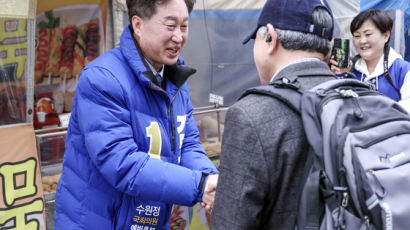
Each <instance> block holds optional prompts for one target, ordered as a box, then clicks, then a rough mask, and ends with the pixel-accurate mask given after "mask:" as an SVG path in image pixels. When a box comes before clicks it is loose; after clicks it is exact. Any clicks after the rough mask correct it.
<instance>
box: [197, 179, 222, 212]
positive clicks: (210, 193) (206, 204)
mask: <svg viewBox="0 0 410 230" xmlns="http://www.w3.org/2000/svg"><path fill="white" fill-rule="evenodd" d="M217 183H218V175H217V174H214V175H208V178H207V180H206V185H205V190H204V194H203V195H202V202H201V206H202V207H203V208H205V209H206V211H209V212H210V211H212V207H213V206H214V200H215V191H216V185H217Z"/></svg>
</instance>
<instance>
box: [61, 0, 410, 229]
mask: <svg viewBox="0 0 410 230" xmlns="http://www.w3.org/2000/svg"><path fill="white" fill-rule="evenodd" d="M194 3H195V0H153V1H152V0H151V1H148V0H127V7H128V13H129V22H130V24H129V26H127V27H126V28H125V29H124V32H123V34H122V35H121V40H120V44H119V47H117V48H115V49H113V50H111V51H109V52H107V53H105V54H103V55H101V56H100V57H98V58H97V59H96V60H94V61H93V62H91V63H90V64H88V65H87V66H86V68H85V69H84V70H83V71H82V73H81V78H80V79H79V82H78V86H77V90H76V93H75V97H74V102H73V108H72V114H71V119H70V123H69V128H68V132H67V140H66V152H65V155H64V159H63V170H62V176H61V179H60V181H59V183H58V187H57V191H56V203H55V229H122V230H123V229H142V228H140V227H141V226H144V227H146V228H143V229H169V220H170V215H171V211H172V205H173V204H176V205H185V206H193V205H195V204H196V203H200V204H201V205H202V207H204V208H206V209H207V210H208V211H212V217H211V229H281V230H283V229H295V223H296V219H297V214H298V212H297V210H298V197H299V196H300V184H301V183H303V179H304V178H303V176H302V175H303V170H304V167H303V165H304V162H305V161H306V155H305V154H303V153H304V151H305V150H306V149H307V148H308V141H307V138H306V136H305V135H304V130H303V125H302V120H301V118H300V116H299V115H298V114H297V113H296V112H295V111H294V110H292V109H291V108H289V107H288V106H287V105H286V104H284V103H283V102H281V101H279V100H277V99H275V98H272V97H266V96H263V95H249V96H246V97H244V98H242V99H240V100H239V101H237V102H236V103H235V104H234V105H232V106H231V107H230V108H229V110H228V112H227V115H226V120H225V129H224V130H225V131H224V134H223V138H222V152H221V155H220V170H219V171H218V170H217V169H216V168H215V166H214V164H213V163H212V161H210V160H209V159H208V157H207V155H206V153H205V151H204V149H203V147H202V146H201V143H200V140H199V132H198V129H197V127H196V123H195V120H194V118H193V106H192V103H191V100H190V97H189V89H188V84H187V79H188V78H189V76H191V75H192V74H194V73H195V70H194V69H192V68H190V67H188V66H186V65H185V64H184V60H183V58H182V57H181V55H180V54H181V52H182V50H183V48H184V45H185V43H186V41H187V39H188V28H189V14H190V12H191V11H192V9H193V6H194ZM333 27H334V19H333V15H332V11H331V9H330V7H329V6H328V5H327V3H326V2H325V1H324V0H302V1H293V0H288V1H284V0H268V1H267V2H266V4H265V5H264V7H263V9H262V11H261V14H260V16H259V19H258V23H257V26H256V27H255V28H254V30H253V31H251V33H250V35H249V36H248V37H246V38H245V40H244V43H247V42H248V41H250V40H251V39H254V49H253V56H254V61H255V64H256V68H257V71H258V74H259V79H260V82H261V84H267V83H269V82H272V81H274V80H275V79H277V78H281V77H283V76H288V75H296V76H301V77H300V82H301V87H302V88H303V89H310V88H312V87H314V86H315V85H317V84H319V83H322V82H325V81H328V80H331V79H335V78H336V75H343V74H344V73H347V72H350V73H352V74H353V75H354V76H355V77H356V78H357V79H358V80H360V81H365V82H369V83H371V84H374V86H375V88H376V89H377V90H378V91H379V92H380V93H382V94H384V95H386V96H388V97H390V98H392V99H393V100H395V101H398V102H399V103H400V104H401V105H403V107H404V108H407V109H409V110H410V76H409V75H410V64H409V62H406V61H404V60H403V58H402V57H401V56H400V55H399V54H398V53H397V52H396V51H395V50H394V49H392V48H391V47H389V46H388V42H389V40H390V35H391V31H392V20H391V18H390V17H389V16H388V15H387V14H386V13H385V12H384V11H383V10H367V11H364V12H361V13H360V14H358V15H357V16H356V17H355V18H354V19H353V21H352V23H351V27H350V29H351V33H352V36H353V44H354V46H355V48H356V51H357V53H358V56H357V58H355V60H353V61H351V62H350V63H349V66H348V67H347V68H340V67H338V66H337V63H336V62H335V60H334V57H332V58H330V60H329V58H328V57H329V54H330V53H331V50H332V39H333ZM248 55H252V54H248Z"/></svg>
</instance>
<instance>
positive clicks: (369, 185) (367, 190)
mask: <svg viewBox="0 0 410 230" xmlns="http://www.w3.org/2000/svg"><path fill="white" fill-rule="evenodd" d="M248 94H262V95H268V96H272V97H275V98H277V99H278V100H281V101H282V102H283V103H285V104H287V105H288V106H289V107H290V108H292V109H293V110H294V111H296V112H297V113H299V114H300V115H301V118H302V121H303V126H304V130H305V134H306V137H307V139H308V141H309V145H310V149H309V150H307V151H306V154H309V155H308V160H307V162H306V167H305V178H306V180H305V183H304V184H302V185H301V188H300V189H301V190H300V191H301V197H300V202H299V204H300V207H299V214H298V218H297V229H306V230H307V229H309V230H313V229H320V230H322V229H354V230H356V229H408V228H409V226H410V116H409V115H408V114H407V112H406V111H405V110H404V109H403V108H402V107H401V106H400V105H399V104H397V102H395V101H393V100H391V99H390V98H388V97H386V96H383V95H381V94H380V93H378V92H377V91H375V90H374V89H373V87H372V86H371V85H369V84H366V83H363V82H360V81H358V80H355V79H335V80H330V81H327V82H323V83H321V84H319V85H317V86H316V87H314V88H312V89H310V90H308V91H305V92H302V91H301V90H300V84H299V82H298V77H287V78H282V79H278V80H276V81H274V82H272V83H270V84H268V85H263V86H259V87H255V88H252V89H249V90H248V91H246V92H245V94H244V95H243V96H246V95H248ZM243 96H242V97H243Z"/></svg>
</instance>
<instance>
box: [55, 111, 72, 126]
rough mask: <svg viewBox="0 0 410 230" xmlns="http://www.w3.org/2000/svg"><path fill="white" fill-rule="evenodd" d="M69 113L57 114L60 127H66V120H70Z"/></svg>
mask: <svg viewBox="0 0 410 230" xmlns="http://www.w3.org/2000/svg"><path fill="white" fill-rule="evenodd" d="M70 116H71V113H62V114H60V115H58V119H60V126H61V127H68V122H69V121H70Z"/></svg>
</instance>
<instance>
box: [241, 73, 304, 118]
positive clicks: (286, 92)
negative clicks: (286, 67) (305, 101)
mask: <svg viewBox="0 0 410 230" xmlns="http://www.w3.org/2000/svg"><path fill="white" fill-rule="evenodd" d="M272 86H273V87H272ZM302 93H303V92H302V90H301V89H300V82H299V81H298V77H297V76H292V77H284V78H281V79H278V80H275V81H273V82H271V83H269V84H266V85H261V86H257V87H254V88H250V89H248V90H246V91H245V93H243V94H242V96H241V97H240V98H239V99H241V98H243V97H245V96H247V95H249V94H259V95H267V96H271V97H274V98H276V99H278V100H280V101H281V102H283V103H285V104H286V105H287V106H289V107H290V108H291V109H292V110H293V111H295V112H296V113H297V114H299V115H300V114H301V113H300V108H301V105H300V102H301V99H302Z"/></svg>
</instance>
